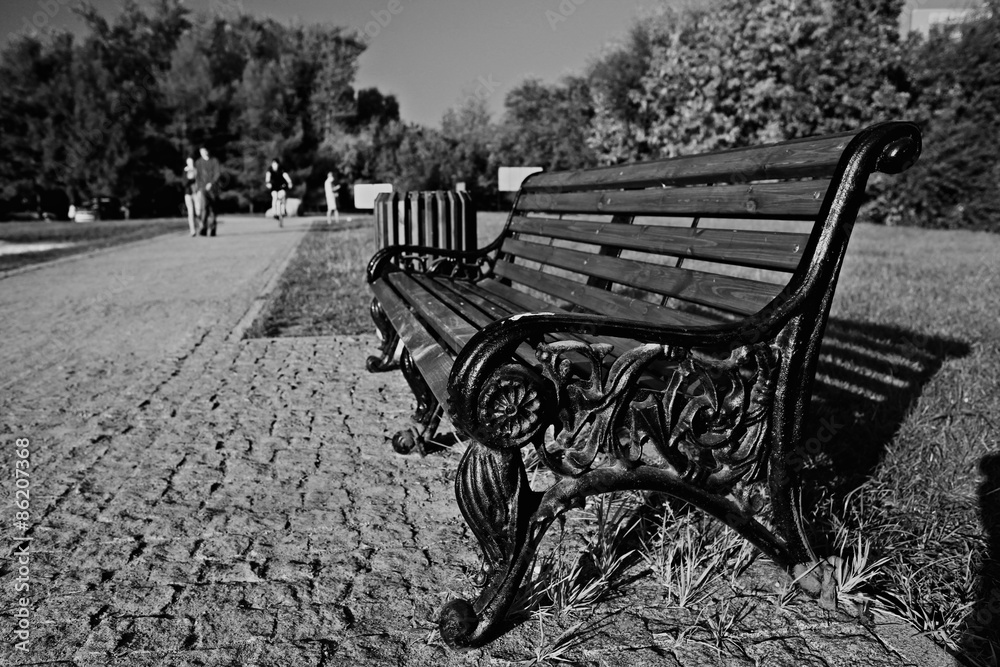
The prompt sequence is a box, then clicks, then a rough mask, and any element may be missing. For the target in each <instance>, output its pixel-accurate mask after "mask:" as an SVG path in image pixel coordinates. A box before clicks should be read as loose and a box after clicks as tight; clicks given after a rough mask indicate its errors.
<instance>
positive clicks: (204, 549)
mask: <svg viewBox="0 0 1000 667" xmlns="http://www.w3.org/2000/svg"><path fill="white" fill-rule="evenodd" d="M306 227H307V225H306V223H305V222H304V221H295V222H293V223H292V224H289V225H286V227H285V228H284V229H278V228H276V227H275V225H274V224H273V222H271V221H267V220H263V219H227V220H225V224H223V225H222V226H221V227H220V236H219V237H217V238H215V239H202V238H189V237H187V236H168V237H162V238H159V239H155V240H153V241H149V242H143V243H139V244H136V245H132V246H127V247H122V248H119V249H116V250H114V251H111V252H107V253H102V254H100V255H96V256H92V257H86V258H81V259H78V260H75V261H70V262H64V263H60V264H57V265H53V266H49V267H43V268H40V269H38V270H34V271H30V272H27V273H23V274H20V275H15V276H10V277H8V278H6V279H3V280H0V313H2V318H3V320H2V321H3V348H2V352H0V355H2V368H3V369H4V371H3V376H2V378H0V387H2V391H0V410H2V412H0V415H2V424H0V432H2V434H3V438H2V441H0V442H2V444H3V447H4V450H5V451H4V453H3V456H2V457H0V462H2V466H3V470H2V479H3V480H4V481H3V483H4V485H5V488H4V489H3V493H0V498H3V503H2V509H3V512H4V514H3V516H2V517H0V519H2V528H0V536H2V537H3V538H4V539H3V545H4V546H3V548H2V550H0V556H2V557H3V559H2V561H0V610H2V611H0V626H2V627H0V641H2V645H0V664H4V665H6V664H12V665H22V664H23V665H27V664H45V665H169V666H173V665H233V666H238V665H275V666H281V667H287V666H298V665H310V666H322V665H331V666H332V665H386V664H391V665H442V664H444V665H457V664H463V665H464V664H467V665H476V664H506V659H515V658H517V659H526V658H529V657H530V656H531V653H530V650H531V649H530V648H529V647H530V646H531V638H532V637H535V636H536V634H537V628H535V627H534V626H530V627H528V626H525V627H523V628H521V629H518V630H516V631H515V632H513V633H511V634H510V635H509V636H508V637H507V638H505V639H503V640H501V641H500V642H498V643H497V644H496V645H495V646H494V647H492V648H491V649H489V650H488V651H486V652H479V651H476V652H471V653H465V654H457V653H450V652H447V651H445V650H444V649H443V648H442V647H441V646H440V645H438V644H436V643H434V642H429V641H428V638H429V636H430V628H431V622H430V619H432V618H433V617H434V614H435V611H436V609H437V608H438V607H439V606H440V605H441V604H442V603H443V602H444V601H445V599H447V598H448V597H451V596H453V595H455V594H456V593H459V592H461V591H463V590H465V589H466V587H467V586H468V581H469V577H468V575H469V573H471V572H473V571H474V570H475V567H476V553H475V550H474V548H473V542H472V537H471V534H469V533H468V531H467V529H466V528H465V527H464V524H463V523H462V522H461V521H460V519H459V513H458V510H457V508H456V506H455V503H454V500H453V495H452V490H451V479H452V476H453V471H454V468H455V464H456V462H457V453H455V452H445V453H443V454H437V455H434V456H430V457H427V458H426V459H419V458H409V457H400V456H397V455H394V454H393V453H392V452H391V449H390V448H389V447H388V445H387V444H386V443H385V437H386V435H387V434H389V433H391V432H392V431H393V430H394V427H395V426H396V425H397V424H398V423H399V422H400V421H401V420H402V419H403V418H404V417H405V415H406V414H407V412H408V411H409V409H410V407H411V401H410V397H409V393H408V391H407V389H406V385H405V382H404V381H403V380H402V378H401V377H400V376H399V374H398V373H387V374H380V375H371V374H368V373H366V372H365V371H364V360H365V356H366V355H367V354H368V353H370V352H372V351H373V350H374V348H375V341H374V338H373V337H367V336H363V337H327V338H293V339H277V340H251V341H238V340H233V339H232V337H231V333H232V332H233V330H234V328H236V327H237V325H238V323H240V320H241V318H243V317H244V315H245V314H246V313H247V312H248V310H249V309H250V308H251V306H252V305H253V303H254V301H255V298H256V297H257V295H258V294H259V293H260V291H261V290H262V289H263V288H264V286H265V285H266V284H267V283H268V281H269V280H270V279H271V278H272V277H273V276H274V274H275V273H276V272H277V271H278V270H279V269H280V267H281V265H282V263H283V261H284V260H285V259H286V258H287V257H288V256H289V254H290V253H291V252H292V251H293V250H294V248H295V246H296V244H297V242H298V241H299V240H300V239H301V238H302V236H303V234H304V232H305V229H306ZM15 438H28V439H29V440H30V464H31V467H30V474H31V477H30V480H31V487H30V491H31V497H30V501H31V507H30V513H31V519H30V523H31V524H32V526H33V528H32V529H31V530H30V531H29V533H28V536H29V537H31V538H33V541H32V542H30V547H29V549H30V576H29V582H30V601H31V603H30V612H31V615H30V619H29V620H30V640H29V642H28V646H27V648H28V650H27V651H20V650H17V649H16V648H15V643H16V642H17V641H18V640H17V638H16V637H15V636H14V629H15V625H16V619H15V617H14V610H15V607H16V605H17V600H18V598H19V597H20V596H22V595H24V593H15V592H14V581H15V578H16V577H17V571H18V567H19V566H18V564H17V562H16V558H15V557H14V555H13V551H14V548H13V547H10V546H9V545H11V544H15V542H14V541H13V539H12V538H14V537H19V536H20V533H19V532H16V533H15V532H14V531H13V529H12V523H13V521H12V518H13V515H14V511H15V509H14V504H13V495H14V494H13V481H12V477H11V476H12V468H13V462H14V460H15V459H14V455H13V442H14V439H15ZM466 593H467V591H466ZM634 603H635V599H633V600H632V601H631V602H629V601H628V600H626V601H625V604H624V607H627V608H630V609H629V610H628V611H627V612H626V613H625V614H624V615H623V616H622V618H628V619H630V620H628V621H620V622H618V625H619V626H620V629H621V630H622V631H627V632H626V634H625V635H624V636H625V637H627V639H622V638H621V637H616V636H613V633H611V631H605V634H604V635H600V636H597V635H595V640H594V644H593V646H594V650H593V651H589V652H588V653H587V655H589V656H590V658H592V661H590V662H587V663H586V664H594V665H597V664H602V665H618V664H623V665H624V664H650V665H653V664H657V665H658V664H663V665H676V664H679V663H678V659H677V656H676V653H674V654H672V653H671V652H669V651H664V650H662V649H660V648H658V647H657V645H656V642H655V641H654V639H653V636H652V634H651V630H650V624H649V623H648V619H647V618H646V617H645V616H643V615H642V614H640V613H639V612H638V610H634V609H631V607H633V606H634ZM782 632H784V630H782ZM794 632H797V633H798V634H799V635H802V634H805V635H807V636H808V638H805V637H801V636H800V637H798V638H797V639H796V638H795V637H792V638H787V637H783V638H782V639H781V642H780V643H781V646H785V645H787V647H791V648H787V647H786V648H783V649H780V650H777V651H776V652H775V653H774V655H775V659H774V660H773V661H768V662H767V664H774V665H782V664H789V665H791V664H824V663H823V662H819V661H817V662H805V663H803V662H801V656H802V655H803V654H802V651H803V650H804V651H805V655H811V654H817V653H825V652H826V651H827V648H828V647H829V646H830V645H831V644H836V645H839V647H840V649H841V651H846V652H847V653H846V654H847V655H850V656H853V659H854V660H855V661H854V662H848V663H841V662H837V661H835V659H833V658H832V657H830V656H828V658H827V660H828V661H827V662H826V663H825V664H872V665H895V664H901V662H900V660H899V657H898V656H897V655H895V654H894V653H892V652H891V651H889V650H887V649H885V648H884V647H883V646H882V645H881V644H880V642H879V641H878V640H876V639H875V638H873V637H872V636H871V635H870V634H869V633H868V632H866V631H865V630H864V629H862V628H860V627H859V626H856V625H852V624H851V623H850V622H847V621H844V620H842V619H841V620H828V621H827V622H826V623H825V625H823V627H822V628H820V629H818V630H817V632H816V633H815V635H816V637H815V639H814V638H812V636H811V634H810V633H809V632H807V631H804V630H801V629H799V630H795V631H794ZM609 633H610V634H609ZM793 634H794V633H793ZM601 637H603V639H601ZM796 642H800V643H802V644H803V645H804V646H805V649H802V650H799V649H798V648H795V647H796V646H798V644H796ZM817 642H818V643H817ZM625 649H627V650H625ZM699 655H702V656H709V657H711V656H712V655H714V653H713V651H712V650H711V648H709V650H707V651H706V650H701V651H700V652H699ZM590 658H588V659H590ZM705 659H706V660H708V658H705ZM721 659H723V658H720V660H721ZM797 660H798V662H797ZM858 660H860V661H858ZM684 664H716V663H714V661H711V660H709V661H708V662H703V661H701V660H698V661H693V660H692V661H687V660H686V661H684ZM718 664H752V663H744V662H742V661H740V662H734V663H727V662H721V663H718ZM928 664H930V663H928Z"/></svg>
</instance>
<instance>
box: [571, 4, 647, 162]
mask: <svg viewBox="0 0 1000 667" xmlns="http://www.w3.org/2000/svg"><path fill="white" fill-rule="evenodd" d="M662 20H663V13H660V14H654V15H653V16H650V17H648V19H647V20H644V21H641V22H638V23H636V24H635V25H633V26H632V28H631V30H630V31H629V34H628V38H627V39H626V41H625V42H624V43H623V44H619V45H612V46H610V47H609V48H608V49H607V50H606V52H605V53H604V54H602V56H601V57H599V58H598V59H597V60H595V61H594V62H593V63H591V65H590V66H589V67H588V68H587V73H586V80H587V82H588V84H589V87H590V91H591V104H592V106H593V119H592V121H591V123H590V132H589V135H588V137H587V144H588V145H589V146H590V148H591V150H592V151H593V152H594V154H595V155H596V157H597V159H598V160H599V161H600V162H602V163H604V164H614V163H617V162H623V161H626V160H637V159H640V158H643V157H646V156H648V155H650V153H651V152H652V151H651V149H650V146H649V142H648V137H649V130H650V123H651V122H652V118H651V116H650V113H649V110H648V109H646V108H644V106H643V104H642V101H641V97H639V96H637V95H636V94H635V91H637V90H641V88H642V81H643V78H644V77H646V76H647V75H648V74H649V68H650V65H651V62H652V58H653V48H654V45H655V41H656V39H657V38H658V37H660V36H662V35H663V34H664V31H663V30H662V29H661V28H660V27H659V26H658V23H659V22H661V21H662Z"/></svg>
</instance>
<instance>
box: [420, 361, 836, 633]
mask: <svg viewBox="0 0 1000 667" xmlns="http://www.w3.org/2000/svg"><path fill="white" fill-rule="evenodd" d="M609 350H610V348H609V347H608V346H603V345H587V344H585V343H578V342H563V343H555V344H551V345H542V346H541V347H540V348H539V350H538V352H537V354H538V358H539V360H540V361H541V362H542V367H543V373H544V375H545V381H544V382H539V380H538V377H537V375H535V374H533V373H531V372H529V371H527V370H526V369H524V368H523V367H520V366H514V365H510V366H503V367H501V368H500V369H498V370H497V371H495V372H494V373H493V374H492V376H491V377H490V379H489V380H487V382H486V383H485V385H484V386H483V389H482V391H481V393H480V395H479V396H478V398H477V405H478V412H479V416H480V419H479V422H478V425H477V426H476V427H475V429H474V430H475V432H472V433H469V435H471V436H473V438H474V440H475V442H474V443H473V444H472V445H471V446H470V447H469V449H468V450H467V451H466V453H465V455H464V456H463V458H462V461H461V462H460V464H459V468H458V476H457V479H456V481H455V490H456V495H457V497H458V503H459V507H460V509H461V511H462V514H463V516H464V517H465V520H466V522H467V523H468V525H469V527H470V528H471V529H472V531H473V533H474V534H475V536H476V539H477V541H478V542H479V546H480V548H481V549H482V553H483V566H482V571H481V572H480V574H479V576H478V577H477V578H476V583H477V584H479V585H481V586H482V589H481V592H480V593H479V595H478V597H477V598H476V599H475V600H474V601H472V602H469V601H467V600H464V599H458V600H452V601H451V602H449V603H447V604H446V605H445V606H444V608H443V609H442V610H441V614H440V619H439V628H440V631H441V635H442V637H443V638H444V639H445V641H446V642H447V643H448V644H449V645H451V646H453V647H456V648H472V647H476V646H481V645H483V644H485V643H487V642H489V641H491V640H492V639H494V638H496V636H497V635H499V634H500V633H501V632H502V631H503V629H504V622H505V619H506V616H507V612H508V610H509V609H510V606H511V604H512V603H513V601H514V598H515V596H516V593H517V589H518V587H519V586H520V584H521V580H522V579H523V577H524V575H525V573H526V571H527V569H528V567H529V565H530V563H531V560H532V558H533V557H534V554H535V551H536V549H537V547H538V545H539V543H540V541H541V539H542V537H543V536H544V534H545V532H546V530H547V529H548V527H549V526H550V525H551V523H552V522H553V520H554V519H555V518H556V517H558V516H559V515H560V514H561V513H563V512H565V511H566V510H567V509H570V508H572V507H582V506H583V504H584V502H585V500H586V498H587V497H589V496H593V495H597V494H601V493H607V492H610V491H619V490H649V491H659V492H662V493H666V494H669V495H672V496H674V497H676V498H679V499H681V500H685V501H688V502H690V503H691V504H693V505H695V506H696V507H698V508H700V509H702V510H703V511H705V512H708V513H709V514H711V515H712V516H714V517H716V518H717V519H719V520H720V521H723V522H724V523H726V524H727V525H729V526H730V527H732V528H733V529H734V530H736V531H737V532H738V533H739V534H740V535H742V536H743V537H744V538H746V539H747V540H749V541H750V542H751V543H752V544H754V545H755V546H756V547H758V548H759V549H760V550H761V551H762V552H763V553H764V554H765V555H767V556H768V557H770V558H771V559H772V560H773V561H774V562H776V563H777V564H779V565H780V566H782V567H783V568H785V569H786V571H789V572H794V573H795V574H796V575H799V574H802V575H803V576H802V578H801V579H800V582H799V583H800V584H802V585H803V587H804V588H805V589H806V590H809V591H810V592H813V593H816V592H819V589H820V580H821V578H822V576H823V573H822V571H820V570H818V569H817V568H816V567H815V557H814V556H813V553H812V550H811V549H810V547H809V546H808V544H807V543H806V541H805V539H804V537H803V534H802V531H801V519H800V517H799V516H798V505H797V504H796V503H795V501H794V499H795V497H796V494H795V492H794V489H793V488H792V487H791V481H790V480H791V476H790V475H788V474H787V472H788V471H787V470H786V469H785V468H784V467H783V466H778V467H777V470H776V472H777V473H778V474H777V475H771V476H768V464H769V462H770V461H771V460H773V458H774V457H780V456H783V454H784V452H783V451H778V450H780V449H781V447H782V445H781V443H779V442H776V441H775V440H774V439H772V437H771V435H772V434H771V421H772V412H771V405H772V402H773V399H774V393H775V381H776V376H777V369H778V366H779V361H780V360H779V359H778V356H779V353H778V351H777V348H776V347H771V346H769V345H767V344H757V345H752V346H744V347H739V348H737V349H734V350H731V351H730V350H724V351H697V350H695V351H690V350H682V349H671V348H670V347H669V346H664V345H657V344H647V345H640V346H638V347H636V348H635V349H632V350H629V351H627V352H625V354H623V355H622V356H620V357H619V358H618V359H617V360H616V361H615V363H614V364H613V365H612V366H611V368H610V370H608V371H606V372H605V371H602V364H601V361H602V360H603V358H604V357H605V356H606V355H607V353H608V351H609ZM568 351H573V352H576V353H578V354H583V355H585V356H587V357H589V358H590V361H591V376H590V377H589V378H578V377H575V376H571V375H570V373H569V371H568V369H569V366H568V365H567V364H563V363H562V361H561V359H562V358H561V353H563V352H568ZM664 359H667V360H670V361H674V362H676V363H677V368H676V370H675V371H674V373H673V375H672V377H670V381H669V384H668V386H667V388H666V389H664V390H657V391H653V390H644V389H639V388H638V385H637V383H636V381H635V380H636V379H637V377H638V375H639V374H640V373H641V372H642V370H643V369H644V368H645V367H646V366H647V365H648V364H649V363H650V362H652V361H654V360H664ZM550 424H554V425H555V427H556V431H555V433H556V436H555V442H554V443H552V444H551V445H546V443H544V442H543V437H544V434H545V432H546V429H547V427H548V426H549V425H550ZM467 426H468V422H466V423H464V424H463V425H462V427H463V428H466V427H467ZM467 430H473V429H467ZM527 444H531V445H533V446H534V447H535V448H536V450H537V451H538V453H539V455H540V457H541V459H542V461H543V462H544V463H545V464H546V465H547V466H548V467H549V468H550V469H551V470H553V472H555V473H556V475H557V477H558V478H559V481H557V482H556V483H554V484H553V485H552V486H551V487H550V488H549V489H547V490H546V491H545V492H544V493H542V492H537V491H533V490H531V489H530V488H529V486H528V480H527V477H526V475H525V471H524V464H523V461H522V458H521V452H520V448H521V447H523V446H525V445H527ZM768 523H770V524H772V525H773V526H774V529H773V530H772V529H769V528H768V527H767V525H766V524H768ZM810 570H813V571H810ZM803 573H804V574H803Z"/></svg>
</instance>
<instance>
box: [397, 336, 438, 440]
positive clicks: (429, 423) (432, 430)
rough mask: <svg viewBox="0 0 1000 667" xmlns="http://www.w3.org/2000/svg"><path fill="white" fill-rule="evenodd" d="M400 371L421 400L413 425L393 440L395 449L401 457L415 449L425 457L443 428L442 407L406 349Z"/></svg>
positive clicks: (415, 395) (400, 432) (401, 360)
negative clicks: (436, 435)
mask: <svg viewBox="0 0 1000 667" xmlns="http://www.w3.org/2000/svg"><path fill="white" fill-rule="evenodd" d="M399 367H400V369H401V370H402V372H403V377H405V378H406V383H407V384H408V385H410V390H411V391H412V392H413V395H414V397H416V399H417V409H416V411H415V412H414V413H413V417H412V418H411V421H412V422H413V423H412V425H411V426H409V427H407V428H404V429H402V430H400V431H398V432H397V433H396V434H395V435H394V436H393V437H392V448H393V449H394V450H395V451H396V452H397V453H399V454H409V453H410V452H412V451H413V450H414V449H415V450H417V451H418V452H420V455H421V456H423V455H425V454H426V453H427V445H428V443H429V442H430V441H431V440H432V439H433V438H434V435H435V434H436V433H437V429H438V426H440V424H441V416H442V410H441V405H440V403H439V402H438V400H437V398H436V397H435V396H434V393H433V392H432V391H431V388H430V387H429V386H427V382H426V381H425V380H424V378H423V376H422V375H421V374H420V371H419V370H418V369H417V366H416V364H414V363H413V357H411V356H410V352H409V350H407V349H405V348H404V349H403V352H402V354H401V355H400V357H399Z"/></svg>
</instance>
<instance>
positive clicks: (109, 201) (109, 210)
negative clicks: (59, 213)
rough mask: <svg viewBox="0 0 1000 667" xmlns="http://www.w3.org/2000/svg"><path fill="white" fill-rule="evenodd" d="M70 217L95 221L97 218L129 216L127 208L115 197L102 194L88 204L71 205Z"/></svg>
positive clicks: (112, 218)
mask: <svg viewBox="0 0 1000 667" xmlns="http://www.w3.org/2000/svg"><path fill="white" fill-rule="evenodd" d="M70 208H71V210H70V217H71V218H72V220H73V221H74V222H94V221H95V220H121V219H122V218H127V217H128V215H127V209H126V208H125V207H124V206H122V203H121V201H119V200H118V199H116V198H115V197H109V196H107V195H100V196H97V197H94V198H93V199H91V200H90V201H88V202H87V203H86V204H83V205H81V206H75V207H70Z"/></svg>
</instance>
